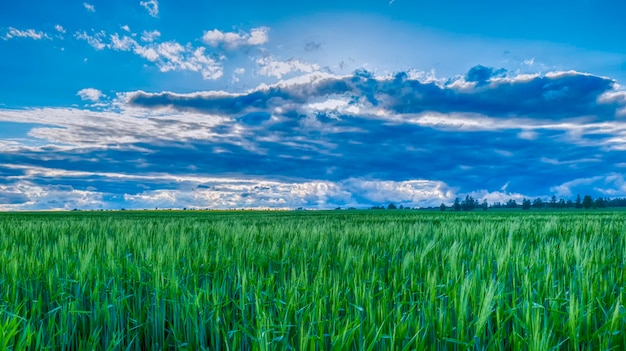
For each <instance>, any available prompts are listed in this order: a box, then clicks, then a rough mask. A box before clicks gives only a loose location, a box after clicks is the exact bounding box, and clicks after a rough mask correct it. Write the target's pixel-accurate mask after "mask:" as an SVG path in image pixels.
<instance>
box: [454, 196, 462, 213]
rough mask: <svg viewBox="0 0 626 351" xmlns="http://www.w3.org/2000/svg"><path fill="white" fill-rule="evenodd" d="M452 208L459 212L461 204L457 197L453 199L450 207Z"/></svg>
mask: <svg viewBox="0 0 626 351" xmlns="http://www.w3.org/2000/svg"><path fill="white" fill-rule="evenodd" d="M452 207H454V210H455V211H457V212H458V211H460V210H461V202H460V200H459V198H458V197H457V198H456V199H454V205H452Z"/></svg>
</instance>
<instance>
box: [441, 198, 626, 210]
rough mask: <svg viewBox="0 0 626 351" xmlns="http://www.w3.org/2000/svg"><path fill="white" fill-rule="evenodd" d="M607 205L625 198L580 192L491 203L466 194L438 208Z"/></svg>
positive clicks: (623, 202) (619, 204)
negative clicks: (564, 195)
mask: <svg viewBox="0 0 626 351" xmlns="http://www.w3.org/2000/svg"><path fill="white" fill-rule="evenodd" d="M607 207H626V198H614V199H609V198H603V197H598V198H596V199H594V198H593V197H591V195H585V196H583V197H582V198H581V196H580V194H579V195H577V196H576V200H574V201H572V200H571V199H570V200H567V201H566V200H565V199H563V198H560V199H557V197H556V196H555V195H553V196H552V198H550V200H547V201H544V200H542V199H541V198H540V197H538V198H536V199H534V200H531V199H526V198H524V199H522V202H521V203H518V202H517V201H516V200H515V199H509V200H508V201H507V202H504V203H501V202H494V203H492V204H491V205H489V204H488V203H487V200H483V201H482V202H481V201H479V200H477V199H474V198H473V197H471V196H469V195H467V196H465V199H464V200H461V199H459V198H458V197H457V198H456V199H454V202H453V203H452V205H449V206H446V204H445V203H441V205H440V206H439V209H440V210H441V211H446V210H447V209H451V210H454V211H473V210H475V209H483V210H485V211H486V210H487V209H490V208H521V209H522V210H529V209H531V208H552V209H566V208H582V209H590V208H607Z"/></svg>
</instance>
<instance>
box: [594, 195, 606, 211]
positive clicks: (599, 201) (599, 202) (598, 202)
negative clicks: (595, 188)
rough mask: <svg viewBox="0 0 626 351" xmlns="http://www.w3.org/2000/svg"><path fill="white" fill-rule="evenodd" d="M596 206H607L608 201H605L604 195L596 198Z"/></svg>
mask: <svg viewBox="0 0 626 351" xmlns="http://www.w3.org/2000/svg"><path fill="white" fill-rule="evenodd" d="M594 207H597V208H605V207H606V201H604V199H603V198H602V197H599V198H597V199H596V201H595V204H594Z"/></svg>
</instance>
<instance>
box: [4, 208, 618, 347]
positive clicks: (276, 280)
mask: <svg viewBox="0 0 626 351" xmlns="http://www.w3.org/2000/svg"><path fill="white" fill-rule="evenodd" d="M624 224H625V223H624V217H623V215H622V214H621V213H615V212H613V213H572V212H568V213H561V214H559V213H532V214H529V213H525V214H520V213H510V212H509V213H423V212H414V211H356V212H338V211H336V212H315V213H313V212H293V213H276V212H271V213H267V212H261V213H254V212H245V213H242V212H210V213H206V212H204V213H203V212H185V213H182V212H159V213H157V212H119V213H107V212H105V213H59V214H2V215H0V251H1V252H3V254H2V255H0V350H5V349H7V350H30V349H51V350H94V349H97V350H147V349H153V350H169V349H182V350H185V349H187V350H245V349H251V350H346V349H347V350H350V349H353V350H389V349H392V350H423V349H441V350H444V349H449V350H453V349H456V350H467V349H479V350H492V349H493V350H548V349H554V348H556V349H564V350H570V349H571V350H574V349H576V350H579V349H590V350H591V349H594V350H595V349H602V350H610V349H625V348H626V334H625V332H624V331H625V330H626V309H625V308H624V296H623V295H624V292H623V287H624V283H625V279H626V270H624V263H625V259H626V255H625V253H626V236H625V230H626V227H625V226H624Z"/></svg>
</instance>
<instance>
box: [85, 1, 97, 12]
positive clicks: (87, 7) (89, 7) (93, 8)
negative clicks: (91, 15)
mask: <svg viewBox="0 0 626 351" xmlns="http://www.w3.org/2000/svg"><path fill="white" fill-rule="evenodd" d="M83 6H85V8H86V9H87V11H89V12H96V8H95V7H94V6H93V5H92V4H88V3H86V2H83Z"/></svg>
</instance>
